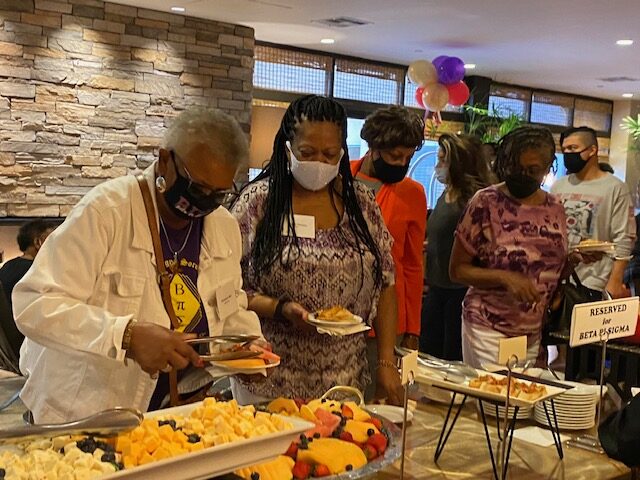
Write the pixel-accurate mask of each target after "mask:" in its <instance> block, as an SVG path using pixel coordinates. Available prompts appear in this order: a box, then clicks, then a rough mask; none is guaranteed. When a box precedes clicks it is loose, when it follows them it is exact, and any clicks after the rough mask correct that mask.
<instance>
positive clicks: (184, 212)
mask: <svg viewBox="0 0 640 480" xmlns="http://www.w3.org/2000/svg"><path fill="white" fill-rule="evenodd" d="M173 165H174V169H175V172H176V181H175V182H173V185H171V187H169V188H167V190H166V191H165V192H164V193H163V196H164V199H165V201H166V202H167V205H169V208H171V211H172V212H173V213H175V214H176V215H177V216H178V217H180V218H184V219H187V220H193V219H194V218H200V217H204V216H206V215H209V214H210V213H211V212H213V211H214V210H215V209H217V208H218V207H220V206H221V205H222V203H223V201H224V200H223V199H224V193H222V194H221V192H213V193H210V194H208V195H203V194H197V193H195V190H196V189H197V185H196V184H194V183H193V182H192V181H191V180H189V179H188V178H185V177H183V176H182V175H180V172H179V171H178V167H177V165H176V161H175V159H173ZM225 193H226V192H225Z"/></svg>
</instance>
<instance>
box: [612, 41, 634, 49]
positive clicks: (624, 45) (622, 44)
mask: <svg viewBox="0 0 640 480" xmlns="http://www.w3.org/2000/svg"><path fill="white" fill-rule="evenodd" d="M616 45H620V46H621V47H628V46H629V45H633V40H618V41H617V42H616Z"/></svg>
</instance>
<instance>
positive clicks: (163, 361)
mask: <svg viewBox="0 0 640 480" xmlns="http://www.w3.org/2000/svg"><path fill="white" fill-rule="evenodd" d="M247 154H248V148H247V142H246V138H245V136H244V134H243V132H242V130H241V129H240V126H239V125H238V124H237V122H236V121H235V120H234V119H233V118H232V117H230V116H228V115H226V114H224V113H223V112H221V111H219V110H215V109H191V110H187V111H185V112H184V113H182V114H181V115H180V116H179V117H177V118H176V119H175V120H174V123H173V124H172V125H171V128H170V129H169V130H168V132H167V135H166V137H165V139H164V144H163V148H161V149H160V152H159V158H158V160H157V161H156V162H154V163H153V164H152V165H151V166H149V167H148V168H147V169H146V170H145V171H144V173H143V175H144V179H145V180H146V182H147V184H148V185H149V188H150V190H151V194H152V197H153V201H154V204H155V207H156V211H157V212H156V215H157V216H158V217H159V226H158V229H159V234H160V238H161V243H162V251H163V256H164V259H163V260H164V263H165V265H166V267H167V269H168V270H169V271H170V272H171V275H172V276H171V301H172V304H173V308H174V311H175V313H176V315H177V317H178V319H179V326H178V327H177V328H175V329H171V323H170V320H169V317H168V315H167V313H166V311H165V309H164V306H163V302H162V298H161V294H160V289H159V286H158V283H157V280H156V279H157V274H156V266H155V265H156V264H155V262H156V258H155V255H154V253H153V252H154V249H153V244H152V237H151V233H150V230H149V226H148V223H147V215H146V211H145V206H144V203H143V199H142V194H141V190H140V186H139V185H138V182H137V180H136V177H135V176H133V175H128V176H125V177H121V178H117V179H114V180H110V181H108V182H105V183H103V184H101V185H99V186H97V187H95V188H94V189H93V190H92V191H91V192H89V193H88V194H87V195H86V196H85V197H84V198H83V199H82V200H81V201H80V202H79V203H78V205H77V206H76V207H75V208H74V209H73V211H72V212H71V213H70V214H69V216H68V217H67V219H66V221H65V222H64V223H63V224H62V226H60V227H59V228H58V229H57V230H56V231H55V232H54V234H53V235H51V236H50V237H49V238H48V239H47V241H46V242H45V244H44V245H43V247H42V250H41V251H40V254H39V255H38V257H37V258H36V261H35V263H34V265H33V267H32V268H31V269H30V271H29V272H28V273H27V275H26V276H25V277H24V278H23V280H22V281H21V282H20V283H19V284H18V285H17V286H16V287H15V290H14V293H13V303H14V311H15V316H16V323H17V325H18V328H19V329H20V330H21V331H22V332H23V333H24V334H25V336H26V341H25V342H24V344H23V347H22V352H21V365H20V367H21V370H22V372H23V373H24V374H25V375H27V376H28V380H27V382H26V385H25V387H24V389H23V391H22V393H21V397H22V400H23V401H24V403H25V405H26V406H27V407H28V408H29V409H30V410H31V411H32V412H33V415H34V419H35V421H36V422H37V423H41V422H63V421H68V420H72V419H77V418H82V417H85V416H87V415H90V414H92V413H95V412H98V411H100V410H104V409H106V408H111V407H114V406H123V407H134V408H138V409H140V410H142V411H146V410H148V409H154V408H159V407H160V405H161V404H162V401H163V399H164V398H165V397H166V395H167V393H168V375H167V373H168V372H170V371H171V370H172V369H174V368H175V369H183V368H185V367H187V366H188V365H189V364H191V365H192V366H193V367H201V366H202V361H201V359H200V357H199V356H198V354H197V353H196V351H194V350H193V349H192V348H191V346H189V345H188V344H187V343H186V342H185V340H186V339H188V338H192V337H194V336H196V335H218V334H222V333H248V334H257V335H261V331H260V324H259V322H258V318H257V317H256V315H255V314H254V313H252V312H249V311H247V310H246V307H247V298H246V295H245V294H244V292H243V291H242V280H241V278H242V277H241V272H240V255H241V253H242V243H241V238H240V231H239V228H238V225H237V223H236V221H235V219H234V218H233V217H232V216H231V215H230V214H229V213H228V212H227V210H225V209H224V208H221V207H220V205H221V204H222V203H223V201H224V200H225V199H227V198H228V197H227V196H228V195H229V193H230V189H231V187H232V186H233V178H234V176H235V174H236V171H237V169H238V167H239V165H240V164H241V163H242V161H243V160H244V159H245V158H246V156H247ZM223 300H224V301H223ZM200 377H202V375H201V376H200ZM200 382H202V378H201V379H200Z"/></svg>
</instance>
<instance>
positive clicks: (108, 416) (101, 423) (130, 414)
mask: <svg viewBox="0 0 640 480" xmlns="http://www.w3.org/2000/svg"><path fill="white" fill-rule="evenodd" d="M143 419H144V416H143V415H142V413H141V412H140V411H139V410H136V409H135V408H122V407H116V408H112V409H110V410H104V411H102V412H98V413H95V414H93V415H91V416H89V417H86V418H83V419H81V420H76V421H73V422H68V423H53V424H42V425H22V426H19V427H13V428H8V429H2V430H0V441H15V440H18V441H20V442H22V441H24V440H31V439H34V438H42V437H58V436H61V435H91V436H95V437H113V436H115V435H117V434H118V433H120V432H125V431H129V430H133V429H134V428H136V427H137V426H139V425H140V423H141V422H142V420H143Z"/></svg>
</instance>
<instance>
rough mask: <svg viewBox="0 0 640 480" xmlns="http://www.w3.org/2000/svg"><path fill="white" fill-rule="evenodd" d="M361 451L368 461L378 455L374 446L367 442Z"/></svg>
mask: <svg viewBox="0 0 640 480" xmlns="http://www.w3.org/2000/svg"><path fill="white" fill-rule="evenodd" d="M362 451H363V452H364V456H365V457H367V461H368V462H370V461H371V460H373V459H375V458H376V457H377V456H378V451H377V450H376V447H374V446H373V445H370V444H368V443H367V444H366V445H365V446H364V447H363V448H362Z"/></svg>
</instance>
